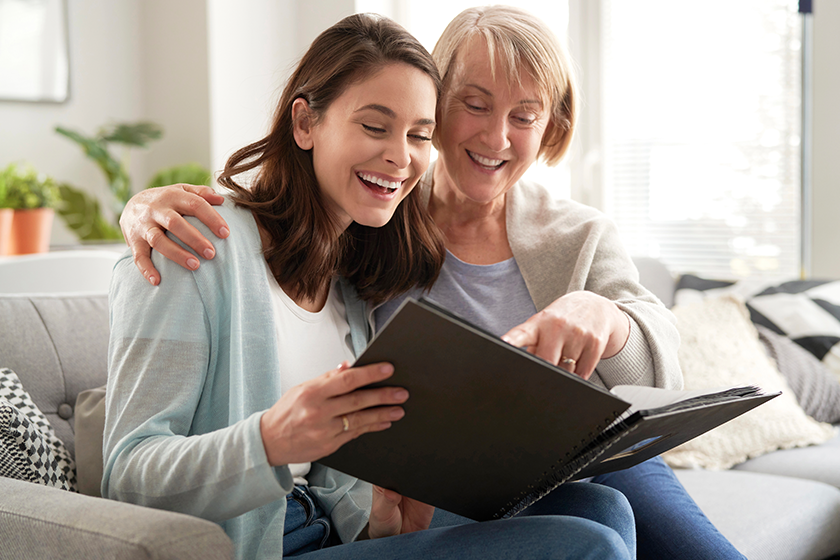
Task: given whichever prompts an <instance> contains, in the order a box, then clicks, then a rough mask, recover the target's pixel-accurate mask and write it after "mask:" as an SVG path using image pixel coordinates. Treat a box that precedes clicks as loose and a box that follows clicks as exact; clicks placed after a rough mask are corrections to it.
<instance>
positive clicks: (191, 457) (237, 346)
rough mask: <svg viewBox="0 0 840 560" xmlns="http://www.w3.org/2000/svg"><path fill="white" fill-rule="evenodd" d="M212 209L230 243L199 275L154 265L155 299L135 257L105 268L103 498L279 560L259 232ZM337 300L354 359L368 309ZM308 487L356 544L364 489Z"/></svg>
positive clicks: (271, 363)
mask: <svg viewBox="0 0 840 560" xmlns="http://www.w3.org/2000/svg"><path fill="white" fill-rule="evenodd" d="M218 210H219V212H220V214H221V215H222V217H223V218H224V219H225V220H226V221H227V223H228V225H229V226H230V231H231V235H230V237H228V239H226V240H224V241H221V242H217V243H216V244H215V245H216V250H217V254H216V257H215V258H214V259H213V260H212V261H208V262H205V263H203V264H202V265H201V267H200V268H199V269H198V270H197V271H194V272H191V271H188V270H186V269H183V268H181V267H180V266H178V265H176V264H174V263H172V262H171V261H169V260H167V259H163V258H160V257H159V255H158V254H157V253H155V256H154V257H153V260H154V264H155V266H156V267H157V268H158V270H159V271H160V272H161V276H162V278H163V280H162V282H161V284H160V285H159V286H157V287H153V286H151V285H149V284H148V283H147V282H146V280H145V279H144V278H143V277H142V276H141V275H140V274H138V273H137V270H136V268H135V266H134V263H133V261H132V259H131V257H130V255H126V256H124V257H123V258H122V259H121V260H120V261H119V262H118V263H117V265H116V267H115V269H114V275H113V280H112V283H111V294H110V320H111V340H110V346H109V350H108V360H109V364H108V365H109V374H108V388H107V392H106V395H107V400H106V418H105V437H104V449H103V453H104V457H105V465H104V474H103V478H102V495H103V496H105V497H108V498H112V499H116V500H121V501H126V502H132V503H136V504H141V505H145V506H151V507H156V508H161V509H167V510H171V511H177V512H182V513H187V514H190V515H195V516H198V517H202V518H205V519H209V520H212V521H215V522H218V523H219V524H220V525H221V526H222V527H223V528H224V530H225V532H226V533H227V534H228V535H229V536H230V537H231V539H232V540H233V542H234V546H235V548H236V555H237V557H238V558H275V559H276V558H279V557H280V556H281V554H282V550H283V521H284V516H285V511H286V500H285V496H286V494H287V493H288V492H290V491H291V490H292V487H293V482H292V477H291V474H290V472H289V469H288V467H285V466H284V467H274V468H272V467H271V466H269V464H268V461H267V459H266V455H265V450H264V448H263V444H262V438H261V436H260V429H259V421H260V416H261V414H262V412H263V411H265V410H266V409H268V408H269V407H271V405H273V404H274V403H275V402H276V401H277V399H279V398H280V396H281V395H282V394H283V392H284V391H285V390H287V389H288V387H282V386H281V384H280V376H279V375H278V372H279V360H278V347H277V342H276V340H275V329H274V318H273V315H272V307H271V305H270V295H269V284H268V279H267V275H266V272H265V268H264V260H263V256H262V252H261V244H260V237H259V233H258V230H257V227H256V222H255V221H254V219H253V217H252V215H251V213H250V212H249V211H247V210H243V209H240V208H235V207H234V206H233V204H231V203H230V202H225V204H224V206H223V207H221V208H218ZM190 221H191V223H192V224H193V225H195V226H196V227H197V228H198V229H199V230H200V231H201V232H202V233H203V234H204V235H205V236H206V237H208V238H210V235H211V233H210V231H209V230H208V229H207V228H206V227H205V226H204V225H203V224H201V223H199V222H198V221H197V220H194V219H190ZM342 293H343V295H344V300H345V305H346V308H347V315H348V320H349V322H350V327H351V329H350V330H351V335H350V337H348V338H351V340H348V341H347V343H348V344H349V345H350V346H351V347H352V348H353V349H354V351H355V353H356V354H358V353H359V352H360V351H361V349H363V348H364V347H365V344H366V343H367V339H368V336H369V330H368V323H367V320H366V317H365V305H364V303H363V302H361V301H360V300H359V299H358V298H357V297H356V295H355V292H354V291H353V290H352V288H351V287H349V286H348V285H347V284H346V283H342ZM308 480H309V483H310V487H311V489H312V490H313V493H315V494H316V495H317V497H318V498H319V502H320V504H321V505H322V507H324V509H325V511H326V512H327V513H328V514H329V515H330V516H331V518H332V520H333V524H334V527H335V529H336V530H337V531H338V534H339V536H340V537H341V539H342V541H344V542H348V541H352V540H353V539H355V538H356V536H357V535H358V534H359V532H360V531H361V530H362V528H363V527H364V526H365V524H366V523H367V521H368V515H369V512H370V501H371V488H370V485H368V484H366V483H363V482H361V481H358V480H356V479H355V478H351V477H349V476H346V475H344V474H342V473H339V472H336V471H333V470H331V469H328V468H325V467H322V466H321V465H318V464H313V465H312V471H311V472H310V474H309V475H308Z"/></svg>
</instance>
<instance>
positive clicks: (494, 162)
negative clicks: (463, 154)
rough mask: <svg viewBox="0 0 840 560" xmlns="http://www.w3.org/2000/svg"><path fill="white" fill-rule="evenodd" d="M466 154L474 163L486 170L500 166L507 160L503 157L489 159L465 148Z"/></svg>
mask: <svg viewBox="0 0 840 560" xmlns="http://www.w3.org/2000/svg"><path fill="white" fill-rule="evenodd" d="M467 155H468V156H470V159H471V160H473V161H474V162H475V163H477V164H478V165H480V166H481V167H483V168H484V169H488V170H496V169H499V168H500V167H502V166H503V165H504V164H506V163H507V160H504V159H490V158H486V157H484V156H480V155H478V154H475V153H473V152H471V151H469V150H467Z"/></svg>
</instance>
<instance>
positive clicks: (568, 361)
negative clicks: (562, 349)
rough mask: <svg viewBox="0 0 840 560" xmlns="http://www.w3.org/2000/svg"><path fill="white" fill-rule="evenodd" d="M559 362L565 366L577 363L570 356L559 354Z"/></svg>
mask: <svg viewBox="0 0 840 560" xmlns="http://www.w3.org/2000/svg"><path fill="white" fill-rule="evenodd" d="M560 363H561V364H566V365H567V366H572V367H574V366H575V364H577V361H576V360H573V359H572V358H567V357H566V356H561V357H560Z"/></svg>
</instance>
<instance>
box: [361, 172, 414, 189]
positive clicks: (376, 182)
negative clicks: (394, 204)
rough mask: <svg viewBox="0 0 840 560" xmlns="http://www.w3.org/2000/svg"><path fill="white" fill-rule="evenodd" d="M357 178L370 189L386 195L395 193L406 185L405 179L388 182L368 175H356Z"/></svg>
mask: <svg viewBox="0 0 840 560" xmlns="http://www.w3.org/2000/svg"><path fill="white" fill-rule="evenodd" d="M356 177H358V178H359V179H361V181H362V182H363V183H364V184H365V185H366V186H367V187H368V188H371V189H373V190H375V191H379V192H381V193H384V194H391V193H393V192H395V191H396V190H397V189H398V188H400V187H401V186H402V184H403V183H405V179H403V180H402V181H386V180H385V179H382V178H380V177H374V176H373V175H370V174H368V173H356Z"/></svg>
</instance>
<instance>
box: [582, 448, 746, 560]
mask: <svg viewBox="0 0 840 560" xmlns="http://www.w3.org/2000/svg"><path fill="white" fill-rule="evenodd" d="M592 482H595V483H598V484H603V485H606V486H609V487H611V488H615V489H616V490H619V491H620V492H621V493H623V494H624V495H625V496H627V499H628V500H629V501H630V505H631V506H632V507H633V514H634V515H635V517H636V537H637V540H638V557H639V559H640V560H655V559H659V558H681V559H685V560H703V559H715V560H730V559H738V560H745V559H744V556H743V555H742V554H741V553H740V552H738V550H736V549H735V547H734V546H732V543H730V542H729V541H728V540H727V539H726V537H724V536H723V535H722V534H721V533H720V531H718V530H717V528H716V527H715V526H714V525H712V522H711V521H709V519H708V518H707V517H706V515H705V514H704V513H703V512H702V511H701V510H700V507H699V506H698V505H697V503H695V501H694V500H693V499H692V498H691V496H689V495H688V492H687V491H686V490H685V488H684V487H683V485H682V484H681V483H680V481H679V480H678V479H677V477H676V475H675V474H674V471H673V470H671V467H669V466H668V465H666V464H665V461H663V460H662V459H661V458H659V457H655V458H653V459H650V460H648V461H645V462H644V463H639V464H638V465H636V466H635V467H631V468H629V469H625V470H623V471H617V472H613V473H608V474H603V475H600V476H596V477H595V478H593V479H592Z"/></svg>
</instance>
